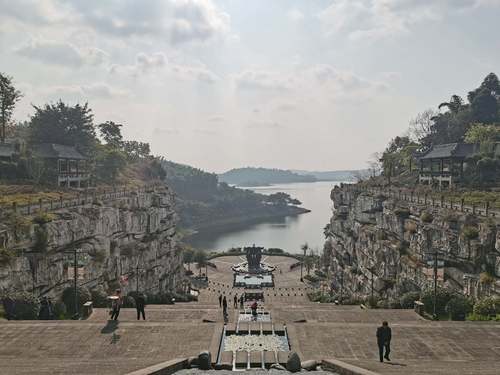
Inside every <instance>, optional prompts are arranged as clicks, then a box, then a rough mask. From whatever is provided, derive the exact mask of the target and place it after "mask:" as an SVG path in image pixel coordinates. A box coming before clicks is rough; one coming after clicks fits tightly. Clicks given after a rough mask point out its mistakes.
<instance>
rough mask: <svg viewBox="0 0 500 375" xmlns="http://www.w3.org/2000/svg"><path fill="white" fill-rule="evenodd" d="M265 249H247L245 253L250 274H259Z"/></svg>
mask: <svg viewBox="0 0 500 375" xmlns="http://www.w3.org/2000/svg"><path fill="white" fill-rule="evenodd" d="M263 249H264V248H263V247H256V246H255V245H253V246H252V247H245V252H246V256H247V264H248V272H249V273H258V272H259V271H260V261H261V259H262V250H263Z"/></svg>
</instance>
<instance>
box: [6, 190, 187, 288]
mask: <svg viewBox="0 0 500 375" xmlns="http://www.w3.org/2000/svg"><path fill="white" fill-rule="evenodd" d="M173 202H174V197H173V194H172V192H171V190H170V189H169V188H168V187H166V186H162V187H156V188H154V189H148V190H146V191H141V192H137V193H135V194H134V193H132V194H129V195H128V196H123V197H118V198H114V199H110V200H106V201H100V200H95V201H94V202H93V203H91V204H90V203H88V204H84V205H80V206H75V207H71V208H64V209H59V210H56V211H54V212H51V213H38V214H35V215H34V216H31V217H28V216H26V215H21V214H17V215H14V214H10V215H7V216H5V217H4V218H3V219H2V220H1V221H0V248H2V251H3V252H2V254H3V256H2V262H1V263H0V290H27V291H32V290H34V291H35V294H37V295H49V296H57V295H59V294H60V293H61V292H62V290H63V289H64V288H66V287H68V286H70V285H72V284H71V275H72V273H73V265H74V249H78V256H77V257H78V262H79V268H80V269H79V271H78V274H79V275H80V278H81V280H79V284H80V285H85V286H87V287H88V288H89V289H96V288H99V289H101V290H102V289H103V290H104V291H105V292H111V291H113V290H114V289H116V288H121V289H122V290H123V291H124V292H125V293H127V292H128V291H130V290H135V288H136V286H137V283H138V284H139V288H140V290H142V291H148V292H150V293H156V292H159V291H171V290H175V289H177V288H180V287H181V284H182V281H183V279H182V278H183V272H182V259H181V251H180V249H179V247H178V244H177V235H176V221H177V216H176V214H175V212H174V209H173Z"/></svg>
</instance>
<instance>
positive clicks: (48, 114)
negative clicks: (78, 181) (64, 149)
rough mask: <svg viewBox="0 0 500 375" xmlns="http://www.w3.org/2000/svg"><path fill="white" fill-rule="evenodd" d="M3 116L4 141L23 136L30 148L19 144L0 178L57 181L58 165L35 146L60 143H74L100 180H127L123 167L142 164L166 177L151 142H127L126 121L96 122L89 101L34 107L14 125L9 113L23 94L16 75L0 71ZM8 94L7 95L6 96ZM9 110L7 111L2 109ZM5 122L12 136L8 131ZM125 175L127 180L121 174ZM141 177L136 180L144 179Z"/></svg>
mask: <svg viewBox="0 0 500 375" xmlns="http://www.w3.org/2000/svg"><path fill="white" fill-rule="evenodd" d="M0 81H1V82H2V95H0V100H1V103H0V104H1V106H0V107H1V108H2V111H1V112H2V114H1V115H0V117H1V118H0V119H1V120H2V121H1V125H2V126H1V128H0V139H1V140H2V142H4V140H5V139H7V138H8V136H11V137H15V139H16V140H17V141H16V142H18V144H20V143H19V140H20V139H22V140H23V142H21V143H26V144H27V146H28V147H27V148H26V149H24V147H23V149H21V148H19V149H18V150H17V151H16V153H15V154H14V157H13V158H11V159H12V160H10V161H5V162H4V161H2V162H1V163H0V179H2V180H4V181H8V182H16V183H19V182H20V181H25V182H28V183H32V184H37V185H39V184H44V185H56V183H57V179H56V175H57V168H58V167H57V165H56V164H54V163H51V162H50V161H49V160H47V159H42V158H40V157H39V156H37V154H36V152H33V151H34V150H35V149H36V145H39V144H60V145H65V146H71V147H75V148H76V149H77V150H78V151H79V152H80V153H81V154H82V155H84V156H85V157H86V158H87V160H88V163H87V169H88V171H89V172H90V173H91V174H92V175H93V177H95V180H96V181H97V182H98V183H104V184H115V183H117V182H120V181H123V182H127V180H128V177H129V176H122V174H124V173H125V170H126V169H127V168H128V167H130V166H132V165H136V164H140V165H141V167H142V169H143V171H144V173H143V175H145V176H144V177H147V178H149V179H160V180H161V179H164V178H165V171H164V170H163V168H162V166H161V164H160V162H159V159H158V158H155V157H153V156H151V153H150V147H149V144H148V143H144V142H138V141H135V140H134V141H126V140H124V139H123V136H122V134H121V128H122V126H123V125H122V124H117V123H114V122H112V121H106V122H104V123H101V124H98V125H96V124H95V123H94V114H93V112H92V109H91V108H90V107H89V105H88V103H84V104H76V105H74V106H72V105H68V104H66V103H64V102H63V101H61V100H59V101H58V102H56V103H50V104H45V105H42V106H33V110H34V113H33V114H32V115H31V118H30V119H29V121H27V122H23V123H17V124H15V123H14V124H12V121H11V115H12V111H13V110H14V107H15V104H16V102H17V100H18V99H19V97H20V96H21V95H22V94H21V93H20V92H19V91H18V90H16V89H15V87H14V85H13V81H12V78H10V77H8V76H6V75H3V74H1V73H0ZM4 93H8V94H9V95H7V96H5V95H4ZM4 109H5V111H4ZM7 124H10V126H9V127H8V130H9V132H8V133H9V134H7V132H6V129H7ZM122 177H123V178H122ZM140 177H142V176H138V178H137V180H139V181H140Z"/></svg>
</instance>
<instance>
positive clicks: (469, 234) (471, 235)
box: [462, 225, 479, 240]
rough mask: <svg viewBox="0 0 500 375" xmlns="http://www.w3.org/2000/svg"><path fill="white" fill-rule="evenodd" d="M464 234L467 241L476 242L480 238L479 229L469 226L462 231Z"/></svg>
mask: <svg viewBox="0 0 500 375" xmlns="http://www.w3.org/2000/svg"><path fill="white" fill-rule="evenodd" d="M462 234H463V236H464V238H466V239H467V240H475V239H476V238H478V237H479V231H478V229H477V228H475V227H471V226H469V225H467V226H464V228H463V229H462Z"/></svg>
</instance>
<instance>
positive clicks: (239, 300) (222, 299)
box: [219, 294, 259, 323]
mask: <svg viewBox="0 0 500 375" xmlns="http://www.w3.org/2000/svg"><path fill="white" fill-rule="evenodd" d="M238 304H239V307H240V310H243V309H244V308H245V295H244V294H241V295H240V296H239V297H238V294H235V295H234V297H233V307H234V308H235V309H237V308H238ZM258 306H259V305H258V303H257V301H253V302H252V304H251V305H250V310H252V317H253V318H254V319H257V309H258ZM219 307H222V315H223V317H224V322H226V323H227V321H228V313H227V298H226V296H225V295H222V294H219Z"/></svg>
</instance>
